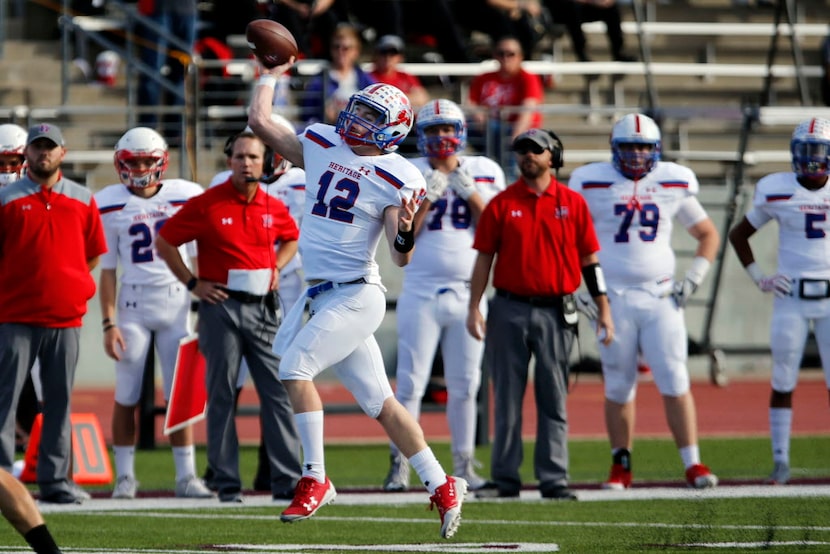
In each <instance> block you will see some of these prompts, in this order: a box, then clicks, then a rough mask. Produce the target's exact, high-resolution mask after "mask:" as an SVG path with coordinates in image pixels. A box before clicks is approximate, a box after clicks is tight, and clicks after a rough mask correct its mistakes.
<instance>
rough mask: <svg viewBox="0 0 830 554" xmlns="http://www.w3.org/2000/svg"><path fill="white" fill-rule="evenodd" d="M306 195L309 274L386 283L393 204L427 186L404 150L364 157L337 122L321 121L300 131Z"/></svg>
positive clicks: (303, 233) (303, 241) (303, 236)
mask: <svg viewBox="0 0 830 554" xmlns="http://www.w3.org/2000/svg"><path fill="white" fill-rule="evenodd" d="M300 140H301V142H302V145H303V157H304V160H305V172H306V198H305V208H304V215H303V222H302V226H301V227H300V253H301V254H302V256H303V269H304V270H305V276H306V279H323V280H329V281H336V282H346V281H351V280H354V279H358V278H360V277H365V278H367V280H369V282H376V283H379V282H380V272H379V270H378V264H377V262H376V261H375V253H376V252H377V247H378V242H379V240H380V237H381V235H382V234H383V213H384V211H385V210H386V208H388V207H389V206H400V205H401V200H402V199H404V198H407V199H408V198H411V197H412V195H413V194H414V193H415V192H416V191H418V190H421V189H423V188H425V187H426V182H425V181H424V176H423V175H422V174H421V172H420V171H418V169H417V168H416V167H415V166H414V165H412V164H411V163H410V162H409V161H407V160H406V159H405V158H403V157H402V156H401V155H400V154H395V153H391V154H382V155H379V156H358V155H357V154H355V153H354V152H353V151H352V149H351V148H350V147H349V146H348V145H347V144H346V143H345V142H344V141H343V139H342V138H341V137H340V135H339V134H338V133H337V131H336V130H335V128H334V127H333V126H331V125H325V124H322V123H316V124H313V125H310V126H309V127H307V128H306V129H305V131H304V132H303V134H302V135H301V136H300Z"/></svg>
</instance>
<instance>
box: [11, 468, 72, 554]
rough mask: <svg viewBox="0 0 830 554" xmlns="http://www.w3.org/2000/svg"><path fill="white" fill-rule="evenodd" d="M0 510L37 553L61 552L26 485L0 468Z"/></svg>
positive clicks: (50, 553) (56, 553) (51, 553)
mask: <svg viewBox="0 0 830 554" xmlns="http://www.w3.org/2000/svg"><path fill="white" fill-rule="evenodd" d="M0 512H2V514H3V517H5V518H6V519H7V520H8V522H9V523H11V525H12V527H14V529H15V531H17V532H18V533H20V535H21V536H22V537H23V538H24V539H26V542H28V543H29V545H30V546H31V547H32V550H34V551H35V552H37V553H38V554H61V550H60V548H58V545H57V544H55V539H54V538H53V537H52V534H51V533H50V532H49V529H47V527H46V523H44V521H43V516H42V515H41V514H40V512H39V511H38V509H37V505H36V504H35V501H34V500H33V499H32V495H31V494H29V490H28V489H27V488H26V485H24V484H23V483H21V482H20V481H18V480H17V478H15V477H14V476H13V475H12V474H11V473H9V472H8V471H6V470H5V469H0Z"/></svg>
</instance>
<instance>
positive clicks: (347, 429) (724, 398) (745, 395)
mask: <svg viewBox="0 0 830 554" xmlns="http://www.w3.org/2000/svg"><path fill="white" fill-rule="evenodd" d="M318 388H319V390H320V394H321V396H322V397H323V401H324V402H325V403H352V402H353V399H352V397H351V395H350V394H349V393H348V391H346V390H345V389H343V388H342V387H341V386H340V385H339V384H337V383H334V382H329V381H324V382H321V383H319V384H318ZM692 392H693V394H694V396H695V400H696V403H697V412H698V425H699V429H700V435H701V436H703V437H706V436H750V435H761V436H766V435H767V434H768V422H767V421H768V419H767V418H768V411H767V405H768V400H769V382H768V380H767V379H766V378H761V379H754V380H733V381H732V382H731V383H730V384H729V385H728V386H727V387H725V388H718V387H714V386H712V385H710V384H709V383H708V382H693V384H692ZM793 398H794V404H795V409H794V414H793V432H794V433H795V434H800V435H811V434H827V433H828V431H830V429H829V427H830V426H828V423H827V421H828V394H827V389H826V386H825V384H824V379H823V378H822V376H821V372H812V371H811V372H802V379H801V382H800V383H799V385H798V388H797V389H796V391H795V394H794V397H793ZM112 402H113V391H112V389H90V388H83V389H76V391H75V394H74V395H73V399H72V410H73V412H78V413H80V412H93V413H95V414H97V416H98V418H99V420H100V422H101V426H102V428H103V431H104V436H105V439H106V441H107V443H108V444H110V443H111V442H112V432H111V421H112ZM256 402H257V398H256V393H255V392H254V390H253V388H252V387H250V388H249V387H246V388H245V390H244V391H243V394H242V398H241V399H240V403H241V404H242V405H247V404H255V403H256ZM568 413H569V416H568V419H569V421H570V436H571V437H572V438H604V437H605V436H606V435H605V424H604V421H603V393H602V384H601V383H600V381H599V379H598V378H597V377H596V376H585V375H583V376H581V377H580V379H579V381H578V382H577V383H576V384H575V385H574V386H573V387H572V391H571V395H570V397H569V400H568ZM491 420H492V413H491ZM535 420H536V410H535V406H534V401H533V391H532V389H529V390H528V392H527V394H526V395H525V402H524V435H525V436H526V437H528V438H532V437H534V435H535V432H536V421H535ZM163 423H164V422H163V419H162V418H161V417H158V418H157V420H156V437H157V439H156V440H157V441H158V442H159V443H165V442H166V438H165V437H164V436H163V435H162V433H161V429H162V426H163ZM421 424H422V425H423V427H424V431H425V432H426V435H427V438H428V439H429V440H449V430H448V428H447V423H446V419H445V415H444V413H443V412H439V413H425V414H424V415H423V416H422V418H421ZM237 428H238V431H239V438H240V441H241V442H243V443H255V442H258V441H259V421H258V418H255V417H238V418H237ZM491 429H492V424H491ZM194 432H195V439H196V442H197V443H198V444H204V443H205V425H204V422H201V423H198V424H196V425H195V427H194ZM325 432H326V437H327V440H328V441H332V442H385V440H386V438H385V435H384V433H383V430H382V429H381V427H380V425H379V424H378V423H377V422H375V421H372V420H371V419H369V418H368V417H366V416H365V415H363V414H353V415H352V414H337V415H328V416H327V417H326V427H325ZM636 434H637V436H640V437H644V436H652V437H667V436H669V433H668V427H667V426H666V420H665V417H664V415H663V404H662V400H661V398H660V395H659V393H658V392H657V389H656V387H655V386H654V384H653V383H641V385H640V387H639V391H638V398H637V426H636Z"/></svg>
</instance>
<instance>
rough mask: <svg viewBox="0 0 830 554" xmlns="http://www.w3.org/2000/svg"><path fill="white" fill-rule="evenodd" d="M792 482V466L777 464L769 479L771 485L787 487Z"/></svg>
mask: <svg viewBox="0 0 830 554" xmlns="http://www.w3.org/2000/svg"><path fill="white" fill-rule="evenodd" d="M789 480H790V464H788V463H787V462H775V466H774V467H773V468H772V473H771V474H770V476H769V477H767V480H766V483H767V484H769V485H786V484H787V483H788V482H789Z"/></svg>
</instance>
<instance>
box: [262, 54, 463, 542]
mask: <svg viewBox="0 0 830 554" xmlns="http://www.w3.org/2000/svg"><path fill="white" fill-rule="evenodd" d="M293 61H294V60H293V58H292V59H291V61H290V62H289V63H287V64H284V65H281V66H277V67H275V68H272V69H266V68H262V67H261V68H260V70H261V71H262V77H260V80H259V82H258V85H257V86H256V88H255V90H254V96H253V100H252V105H251V111H250V113H249V116H248V124H249V125H250V127H251V129H253V131H254V133H256V134H257V136H260V137H262V138H263V139H264V140H265V142H266V143H267V144H269V145H270V146H271V147H272V148H274V150H275V151H276V152H278V153H279V154H281V155H282V156H283V157H285V158H286V159H288V160H289V161H290V162H291V163H293V164H294V165H296V166H298V167H303V168H304V169H305V171H306V207H305V215H304V217H303V223H302V228H301V229H300V252H301V253H302V255H303V270H304V272H305V277H306V280H307V282H308V285H309V287H308V289H307V290H306V296H307V298H308V301H309V302H310V306H309V313H310V314H311V317H310V319H309V320H308V322H307V323H303V313H304V311H305V310H304V308H305V302H304V301H303V300H300V301H298V302H297V303H296V304H295V305H294V307H293V308H292V309H291V312H289V314H288V315H287V316H286V318H285V321H283V324H282V325H281V326H280V329H279V332H278V333H277V337H276V339H275V342H274V350H275V352H277V355H278V356H280V357H281V359H282V360H281V363H280V379H281V380H282V382H283V383H284V384H285V388H286V389H287V390H288V394H289V396H290V397H291V403H292V405H293V408H294V414H295V420H296V422H297V428H298V429H299V432H300V437H301V440H302V445H303V457H304V461H303V477H302V479H300V482H299V483H298V484H297V488H296V491H295V494H294V500H293V501H292V503H291V505H290V506H289V507H288V508H287V509H286V510H285V511H283V512H282V515H281V516H280V518H281V519H282V520H283V521H286V522H289V521H296V520H301V519H306V518H308V517H311V516H312V515H314V514H315V513H316V512H317V510H318V509H319V508H320V507H321V506H324V505H325V504H328V503H329V502H331V501H332V500H333V499H334V497H335V496H336V494H337V493H336V492H335V489H334V486H333V485H332V483H331V481H330V480H329V478H328V476H327V475H326V470H325V461H324V460H325V457H324V447H323V404H322V401H321V400H320V395H319V393H318V392H317V389H316V387H315V385H314V381H313V379H314V377H315V376H317V375H318V374H319V373H320V372H321V371H323V370H324V369H326V368H328V367H332V368H333V369H334V371H335V373H336V374H337V375H338V376H339V378H340V379H341V380H342V381H343V383H344V384H345V385H346V387H347V388H348V389H349V391H351V393H352V394H353V395H354V397H355V399H356V400H357V402H358V403H359V404H360V406H361V407H362V408H363V410H364V412H366V414H367V415H369V416H370V417H372V418H375V419H377V421H378V422H379V423H380V424H381V425H382V426H383V428H384V430H385V431H386V433H387V434H388V436H389V438H390V440H391V441H392V442H394V443H395V444H396V445H397V446H398V448H399V449H400V450H401V452H402V453H403V454H404V456H406V457H407V458H409V461H410V463H411V464H412V466H413V467H414V468H415V470H416V472H417V473H418V475H419V477H420V478H421V480H422V481H423V483H424V485H425V486H426V487H427V489H428V490H429V492H430V494H431V495H432V496H431V497H430V500H431V502H432V503H433V505H436V506H437V507H438V513H439V515H440V518H441V536H442V537H445V538H449V537H451V536H452V535H454V534H455V531H456V529H457V528H458V525H459V524H460V521H461V504H462V501H463V498H464V494H465V493H466V490H467V482H466V481H465V480H464V479H462V478H460V477H459V478H454V477H450V476H448V475H447V474H446V473H445V472H444V470H443V468H442V467H441V464H440V463H439V462H438V460H437V459H436V457H435V455H434V453H433V452H432V449H431V448H429V446H428V445H427V443H426V440H425V439H424V433H423V430H422V429H421V427H420V425H418V422H417V420H415V418H413V417H412V415H411V414H410V413H409V412H407V411H406V408H404V407H403V406H402V405H401V404H400V402H398V401H397V400H396V399H395V396H394V394H393V393H392V387H391V385H390V383H389V379H388V377H387V375H386V370H385V369H384V367H383V358H382V356H381V352H380V347H379V346H378V344H377V341H376V340H375V338H374V335H373V333H374V332H375V330H376V329H377V328H378V326H380V323H381V321H382V319H383V315H384V312H385V311H386V298H385V294H384V292H385V288H384V287H383V285H382V284H381V279H380V273H379V269H378V264H377V262H376V261H375V253H376V251H377V246H378V243H379V241H380V237H381V234H385V235H386V239H387V241H388V243H389V249H390V254H391V257H392V260H393V262H394V263H395V264H397V265H398V266H401V267H403V266H405V265H406V264H407V263H408V262H409V261H410V260H411V258H412V250H413V248H414V246H415V230H414V228H413V219H414V217H415V211H416V209H417V207H418V202H419V201H420V196H421V194H422V192H423V188H424V186H425V182H424V177H423V175H421V172H420V171H418V169H417V168H416V167H415V166H413V165H412V164H411V163H409V162H408V161H406V160H405V159H404V158H402V157H401V156H400V155H399V154H397V153H395V152H394V151H395V150H396V149H397V148H398V144H399V143H400V142H401V141H403V139H404V138H405V137H406V135H407V133H409V130H410V128H411V126H412V108H411V106H410V104H409V99H408V98H407V97H406V96H405V95H404V94H403V93H402V92H401V91H400V90H398V89H397V88H395V87H393V86H391V85H385V84H375V85H370V86H368V87H366V88H364V89H363V90H361V91H358V92H357V93H355V94H353V95H352V96H351V98H350V99H349V102H348V104H347V105H346V108H345V109H344V110H343V111H342V112H340V116H339V117H338V119H337V124H336V125H335V126H331V125H325V124H320V123H317V124H313V125H310V126H309V127H307V128H306V129H305V130H304V131H303V133H302V134H301V135H300V136H297V135H295V134H294V133H293V132H291V131H289V130H287V129H285V128H283V127H281V126H279V125H277V124H275V123H274V122H273V121H272V120H271V117H270V115H271V106H272V99H273V95H274V85H275V83H276V79H277V77H279V76H280V75H282V74H283V73H284V72H285V71H287V70H288V69H289V68H290V67H291V65H293Z"/></svg>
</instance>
